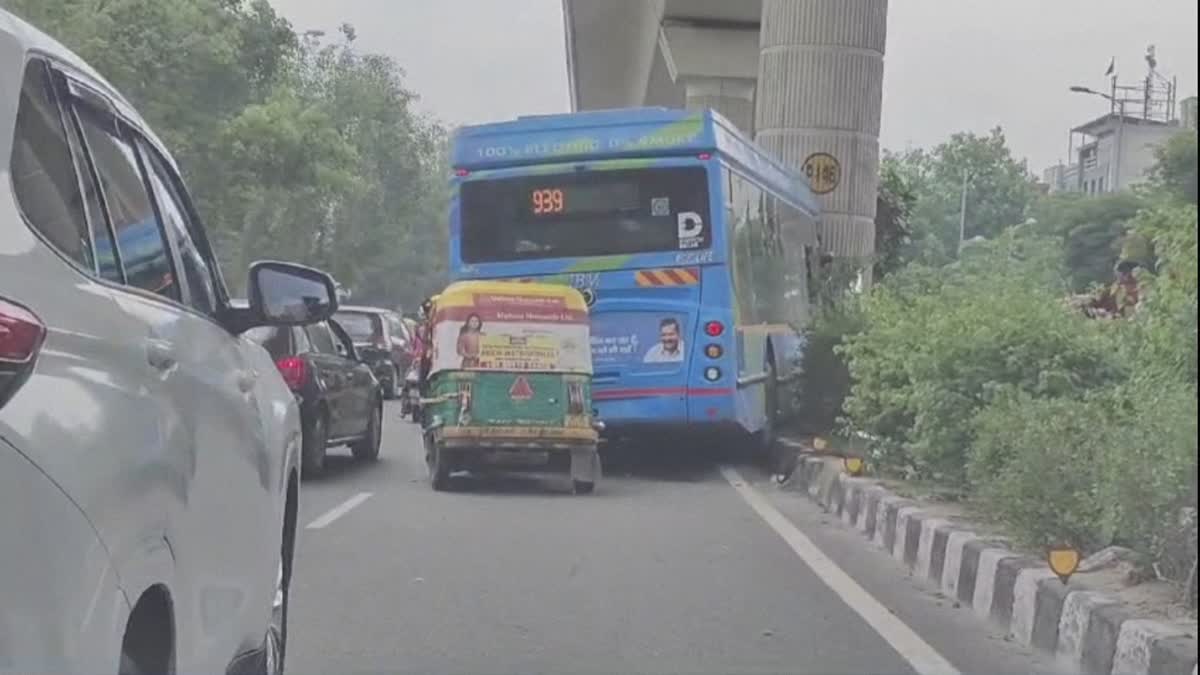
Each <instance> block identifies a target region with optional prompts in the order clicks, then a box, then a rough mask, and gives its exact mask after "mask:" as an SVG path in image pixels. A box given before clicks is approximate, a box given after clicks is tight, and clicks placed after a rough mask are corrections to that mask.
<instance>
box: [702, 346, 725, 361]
mask: <svg viewBox="0 0 1200 675" xmlns="http://www.w3.org/2000/svg"><path fill="white" fill-rule="evenodd" d="M724 353H725V350H724V349H721V345H716V344H713V345H708V346H707V347H705V348H704V355H705V356H707V357H708V358H710V359H719V358H721V355H722V354H724Z"/></svg>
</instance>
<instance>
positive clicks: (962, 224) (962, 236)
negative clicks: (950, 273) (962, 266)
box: [958, 169, 971, 258]
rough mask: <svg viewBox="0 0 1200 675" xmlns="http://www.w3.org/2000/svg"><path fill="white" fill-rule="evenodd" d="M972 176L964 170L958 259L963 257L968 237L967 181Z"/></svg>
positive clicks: (959, 207)
mask: <svg viewBox="0 0 1200 675" xmlns="http://www.w3.org/2000/svg"><path fill="white" fill-rule="evenodd" d="M970 176H971V174H970V173H969V172H968V171H967V170H966V169H963V179H962V196H961V198H960V200H959V203H958V257H959V258H961V257H962V250H963V241H964V240H965V239H966V237H967V181H968V180H969V179H970Z"/></svg>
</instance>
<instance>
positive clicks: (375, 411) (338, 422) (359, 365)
mask: <svg viewBox="0 0 1200 675" xmlns="http://www.w3.org/2000/svg"><path fill="white" fill-rule="evenodd" d="M246 336H247V337H248V338H250V339H251V340H254V341H255V342H257V343H259V344H260V345H262V346H263V347H264V348H266V350H267V352H268V353H270V355H271V357H272V358H273V359H274V360H275V365H276V367H278V368H279V372H280V373H281V374H282V375H283V380H284V381H285V382H287V385H288V386H289V387H290V388H291V389H292V391H293V392H295V393H296V396H297V398H298V399H299V401H300V417H301V421H302V422H303V433H304V448H303V452H302V467H301V473H302V475H303V476H314V475H319V474H321V473H322V472H323V471H324V470H325V455H326V450H327V449H328V448H332V447H336V446H339V445H349V446H350V450H351V451H352V452H353V453H354V458H355V459H358V460H363V461H374V460H375V459H376V458H378V457H379V445H380V439H381V438H382V432H383V391H382V389H381V387H380V384H379V380H378V379H377V378H376V377H375V373H374V371H373V369H372V367H371V366H370V365H369V364H367V363H364V362H363V361H362V360H361V359H360V358H359V356H358V354H357V351H356V350H355V348H354V343H353V341H352V340H351V338H350V336H349V335H348V334H347V333H346V331H345V330H343V329H342V327H341V326H339V325H338V323H337V322H336V321H334V320H329V321H326V322H322V323H318V324H313V325H311V326H307V327H290V328H289V327H282V328H274V327H266V328H255V329H253V330H251V331H249V332H248V333H247V334H246Z"/></svg>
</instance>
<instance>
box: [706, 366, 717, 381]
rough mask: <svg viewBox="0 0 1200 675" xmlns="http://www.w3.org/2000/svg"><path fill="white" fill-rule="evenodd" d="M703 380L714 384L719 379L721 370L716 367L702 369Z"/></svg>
mask: <svg viewBox="0 0 1200 675" xmlns="http://www.w3.org/2000/svg"><path fill="white" fill-rule="evenodd" d="M704 379H706V380H708V381H709V382H716V381H717V380H719V379H721V369H720V368H718V367H716V366H709V367H707V368H705V369H704Z"/></svg>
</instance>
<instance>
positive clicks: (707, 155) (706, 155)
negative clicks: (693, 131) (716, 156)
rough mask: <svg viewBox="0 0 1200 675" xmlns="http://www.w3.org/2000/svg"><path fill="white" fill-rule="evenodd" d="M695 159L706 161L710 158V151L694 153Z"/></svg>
mask: <svg viewBox="0 0 1200 675" xmlns="http://www.w3.org/2000/svg"><path fill="white" fill-rule="evenodd" d="M696 159H699V160H700V161H703V162H707V161H708V160H710V159H712V153H709V152H702V153H700V154H698V155H696Z"/></svg>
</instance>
